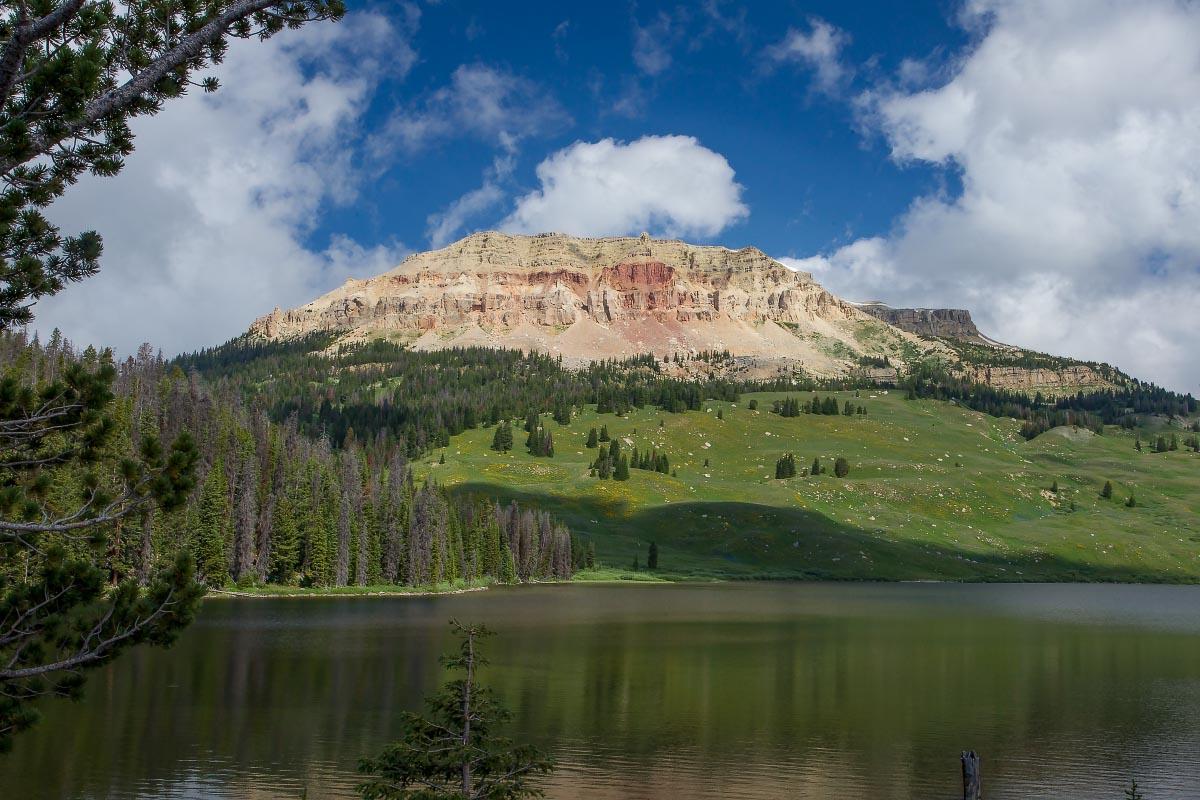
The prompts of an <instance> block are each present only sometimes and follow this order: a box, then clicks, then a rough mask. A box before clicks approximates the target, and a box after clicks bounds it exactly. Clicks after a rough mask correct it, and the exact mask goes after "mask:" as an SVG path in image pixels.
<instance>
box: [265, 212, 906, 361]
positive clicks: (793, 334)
mask: <svg viewBox="0 0 1200 800" xmlns="http://www.w3.org/2000/svg"><path fill="white" fill-rule="evenodd" d="M314 331H335V332H343V333H345V334H346V335H347V336H348V337H349V338H364V337H367V336H373V335H379V334H383V335H388V336H391V337H393V338H401V339H407V340H411V341H412V342H413V343H414V344H415V346H417V347H423V348H430V349H433V348H441V347H450V346H456V345H470V344H486V345H493V346H507V347H517V348H523V349H537V350H543V351H546V352H553V353H559V354H562V355H564V356H565V357H568V358H573V359H597V358H609V357H614V356H627V355H635V354H639V353H646V352H651V353H655V354H656V355H660V356H661V355H667V354H669V353H673V352H688V351H700V350H709V349H718V350H725V349H728V350H729V351H730V352H732V353H733V354H734V355H739V356H753V357H758V358H778V359H787V360H793V361H796V362H799V363H800V364H802V365H803V366H804V367H805V368H806V369H808V370H810V371H812V372H814V373H817V374H837V373H840V372H843V371H845V369H846V367H847V366H848V365H849V364H850V363H851V361H852V358H853V357H854V356H855V355H857V354H859V353H864V352H870V353H884V354H889V353H890V354H895V353H897V352H899V351H900V350H901V347H902V344H903V343H904V342H908V343H909V344H910V345H911V344H912V343H913V342H915V341H916V340H915V337H912V336H910V335H907V334H904V333H902V332H900V331H898V330H896V329H895V328H893V327H891V326H888V325H880V323H879V322H878V321H876V320H875V319H873V318H872V317H871V316H869V315H867V314H865V313H863V312H862V311H861V310H859V309H858V308H856V307H855V306H854V305H853V304H850V303H847V302H845V301H843V300H841V299H839V298H837V297H835V296H834V295H833V294H831V293H830V292H828V291H826V290H825V289H824V288H822V287H821V286H820V285H818V284H817V283H815V282H814V281H813V279H812V276H811V275H809V274H807V273H803V272H796V271H794V270H791V269H788V268H787V267H785V266H784V265H782V264H780V263H779V262H777V261H775V260H773V259H771V258H769V257H768V256H767V255H766V254H764V253H763V252H762V251H761V250H757V249H755V248H753V247H747V248H743V249H741V250H729V249H727V248H724V247H704V246H696V245H689V244H686V243H684V242H681V241H676V240H666V241H663V240H654V239H650V238H649V237H648V236H645V235H643V236H642V237H640V238H607V239H580V238H574V237H570V236H565V235H562V234H541V235H538V236H517V235H509V234H503V233H495V232H484V233H478V234H474V235H472V236H468V237H467V238H465V239H463V240H461V241H459V242H456V243H454V244H452V245H450V246H448V247H445V248H443V249H441V250H434V251H430V252H426V253H418V254H416V255H413V256H410V257H409V258H407V259H406V260H405V261H404V263H402V264H401V265H400V266H398V267H396V268H395V269H393V270H391V271H389V272H387V273H384V274H383V275H380V276H378V277H375V278H369V279H367V280H349V281H347V282H346V283H345V284H344V285H343V286H341V287H339V288H338V289H335V290H334V291H332V292H330V293H328V294H326V295H325V296H323V297H321V298H318V299H317V300H315V301H313V302H312V303H309V304H308V305H306V306H302V307H300V308H297V309H293V310H291V311H282V310H280V309H276V310H275V311H274V312H273V313H272V314H269V315H268V316H265V317H262V318H261V319H259V320H257V321H256V322H255V323H254V324H253V326H252V327H251V329H250V332H251V335H252V336H257V337H261V338H267V339H287V338H293V337H296V336H300V335H303V334H307V333H311V332H314ZM868 331H869V332H870V333H871V334H872V335H869V336H864V335H861V334H863V333H864V332H868ZM868 340H869V341H870V342H871V344H870V346H869V347H866V346H864V345H863V344H861V343H860V342H861V341H868Z"/></svg>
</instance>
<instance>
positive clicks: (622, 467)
mask: <svg viewBox="0 0 1200 800" xmlns="http://www.w3.org/2000/svg"><path fill="white" fill-rule="evenodd" d="M613 480H617V481H627V480H629V459H628V458H626V457H625V454H624V453H622V454H621V458H620V460H619V461H617V468H616V470H614V471H613Z"/></svg>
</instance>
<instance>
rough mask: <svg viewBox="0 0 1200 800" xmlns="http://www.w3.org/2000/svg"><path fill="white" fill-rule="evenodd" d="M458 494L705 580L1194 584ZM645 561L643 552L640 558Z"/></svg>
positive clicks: (870, 536)
mask: <svg viewBox="0 0 1200 800" xmlns="http://www.w3.org/2000/svg"><path fill="white" fill-rule="evenodd" d="M455 490H456V491H458V492H463V493H472V494H475V495H479V496H488V497H494V498H496V499H497V500H500V501H501V502H502V503H504V504H508V503H509V502H511V501H513V500H515V501H517V503H518V504H520V505H521V506H523V507H535V508H539V509H543V510H545V511H549V512H550V513H551V514H553V515H555V516H556V517H558V518H559V519H561V520H562V521H564V522H566V523H567V525H569V526H570V528H571V530H572V531H573V532H574V533H576V534H578V535H580V536H581V537H582V538H584V539H590V540H591V541H593V542H594V543H595V546H596V551H597V554H598V557H599V559H600V560H601V561H602V562H604V563H606V564H615V565H617V566H619V567H624V566H625V565H626V564H629V563H631V561H632V559H633V556H634V554H635V553H642V554H644V552H645V548H646V545H647V544H648V543H649V542H651V541H653V542H656V543H657V545H658V547H659V549H660V552H661V553H662V554H663V555H662V556H661V557H660V558H661V565H662V567H663V568H664V569H666V570H669V571H678V572H681V573H690V574H694V575H697V576H709V577H735V578H736V577H741V578H801V579H819V580H962V581H1011V582H1023V581H1024V582H1028V581H1068V582H1075V581H1093V582H1114V583H1164V582H1166V583H1182V582H1195V581H1196V576H1195V575H1190V574H1189V575H1172V574H1170V573H1167V572H1165V571H1157V570H1144V569H1139V568H1137V567H1132V566H1128V567H1122V566H1107V565H1101V564H1089V563H1087V562H1085V561H1081V560H1074V559H1069V558H1065V557H1063V556H1061V555H1052V554H1042V555H1039V556H1033V555H1031V554H1028V553H1014V554H1003V553H998V552H979V551H976V550H968V549H966V548H957V547H953V546H948V545H947V544H945V543H944V542H923V541H914V540H912V539H911V538H899V537H898V536H896V535H895V534H891V533H888V532H887V531H884V530H881V529H877V530H866V529H863V528H861V527H857V526H854V525H850V524H847V523H840V522H838V521H836V520H834V519H831V518H830V517H828V516H826V515H824V514H819V513H817V512H814V511H806V510H804V509H798V508H779V507H775V506H765V505H759V504H756V503H732V502H699V501H697V502H687V503H671V504H669V505H662V506H655V507H653V508H649V509H645V510H633V509H631V508H630V507H629V504H628V503H624V502H607V503H605V502H598V501H597V500H596V499H595V498H593V497H578V496H577V497H561V496H554V495H544V494H539V493H535V492H527V491H522V490H520V489H514V488H511V487H509V488H503V489H502V488H501V487H497V486H496V485H494V484H483V483H468V484H462V485H459V486H457V487H455ZM643 557H644V556H643Z"/></svg>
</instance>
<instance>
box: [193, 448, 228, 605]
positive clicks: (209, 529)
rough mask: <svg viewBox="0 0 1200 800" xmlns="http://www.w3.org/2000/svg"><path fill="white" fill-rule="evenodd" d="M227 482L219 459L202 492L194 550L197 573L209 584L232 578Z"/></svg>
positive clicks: (222, 464) (194, 535) (215, 584)
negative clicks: (226, 545)
mask: <svg viewBox="0 0 1200 800" xmlns="http://www.w3.org/2000/svg"><path fill="white" fill-rule="evenodd" d="M231 516H232V511H231V509H230V508H229V492H228V485H227V484H226V482H225V465H224V462H222V461H220V460H218V461H217V462H216V463H215V464H213V465H212V468H211V469H209V471H208V477H207V478H206V479H205V481H204V488H203V489H202V490H201V494H200V505H199V508H198V510H197V519H196V528H195V532H194V534H193V539H192V550H193V552H194V553H195V554H196V573H197V575H199V577H200V578H201V579H202V580H203V581H204V582H205V583H206V584H208V585H209V586H224V585H225V584H226V583H227V582H228V581H229V560H228V559H227V558H226V556H225V542H226V540H227V539H228V538H230V535H231V533H232V532H231V531H229V528H230V522H231V520H230V517H231Z"/></svg>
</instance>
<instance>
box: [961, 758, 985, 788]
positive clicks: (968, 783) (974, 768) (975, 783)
mask: <svg viewBox="0 0 1200 800" xmlns="http://www.w3.org/2000/svg"><path fill="white" fill-rule="evenodd" d="M962 775H963V800H982V798H983V789H982V787H981V786H980V782H979V755H978V754H976V752H975V751H974V750H964V751H963V754H962Z"/></svg>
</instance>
